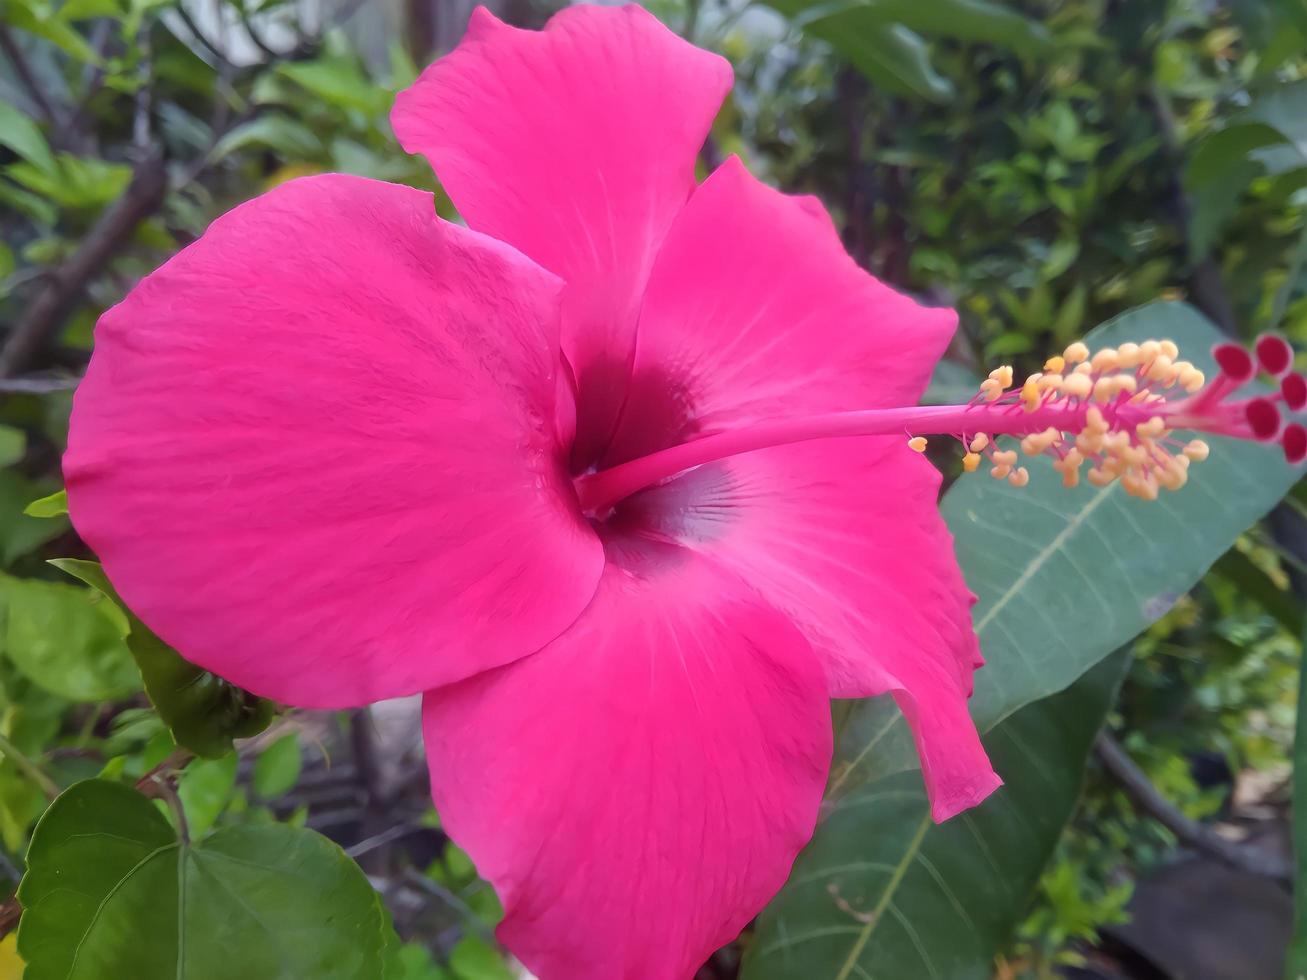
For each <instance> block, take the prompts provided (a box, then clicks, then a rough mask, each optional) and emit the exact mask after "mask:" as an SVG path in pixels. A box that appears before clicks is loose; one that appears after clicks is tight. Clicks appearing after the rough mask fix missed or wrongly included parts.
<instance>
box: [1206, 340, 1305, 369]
mask: <svg viewBox="0 0 1307 980" xmlns="http://www.w3.org/2000/svg"><path fill="white" fill-rule="evenodd" d="M1253 349H1254V350H1255V351H1256V352H1257V362H1258V363H1259V364H1260V365H1261V367H1262V370H1263V371H1265V372H1266V373H1267V374H1269V375H1270V376H1271V377H1273V378H1278V377H1280V376H1281V375H1284V374H1286V373H1287V372H1288V371H1289V369H1290V368H1291V367H1293V348H1292V347H1290V346H1289V342H1288V341H1287V340H1285V339H1284V338H1283V337H1278V336H1276V335H1275V334H1273V333H1264V334H1262V335H1261V336H1260V337H1258V338H1257V343H1256V344H1255V345H1254V347H1253ZM1222 366H1223V367H1224V365H1222Z"/></svg>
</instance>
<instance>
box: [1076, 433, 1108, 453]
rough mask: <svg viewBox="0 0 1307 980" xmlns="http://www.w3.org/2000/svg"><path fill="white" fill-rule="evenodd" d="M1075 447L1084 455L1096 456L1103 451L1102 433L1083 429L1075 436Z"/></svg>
mask: <svg viewBox="0 0 1307 980" xmlns="http://www.w3.org/2000/svg"><path fill="white" fill-rule="evenodd" d="M1076 448H1077V449H1079V450H1080V451H1081V452H1082V453H1084V454H1085V455H1086V456H1096V455H1097V454H1098V453H1100V452H1102V451H1103V433H1101V432H1089V431H1085V432H1082V433H1080V435H1078V436H1076Z"/></svg>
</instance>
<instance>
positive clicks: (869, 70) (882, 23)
mask: <svg viewBox="0 0 1307 980" xmlns="http://www.w3.org/2000/svg"><path fill="white" fill-rule="evenodd" d="M767 2H768V3H769V5H770V6H772V7H775V8H776V9H777V10H779V11H780V12H781V13H783V14H786V15H788V16H790V17H793V18H794V21H795V25H796V26H798V27H801V28H802V30H803V31H804V32H805V33H807V34H810V35H812V36H813V37H819V38H821V39H822V40H824V41H826V42H828V43H829V44H830V45H831V46H832V47H834V48H835V50H836V51H838V52H839V53H840V54H841V55H842V56H843V57H844V58H846V59H847V60H848V61H849V62H850V64H852V65H853V67H855V68H857V69H858V71H860V72H861V73H862V74H864V75H866V76H867V77H868V78H869V79H871V81H873V82H874V83H876V84H877V85H879V86H881V87H883V88H886V89H889V90H891V91H894V92H898V93H900V94H902V95H913V96H916V97H918V98H922V99H926V100H929V101H933V102H944V101H946V100H948V99H949V98H951V97H952V96H953V84H952V83H951V82H950V81H949V80H948V79H946V78H944V77H943V76H941V75H940V74H939V73H938V72H936V71H935V69H934V67H933V66H932V65H931V63H930V56H929V52H928V51H927V48H926V44H925V42H924V41H923V40H922V39H921V37H920V36H919V35H920V34H931V35H938V36H943V37H952V38H958V39H960V40H967V41H984V42H989V43H993V44H999V45H1003V46H1006V47H1009V48H1011V49H1012V50H1014V51H1016V52H1018V53H1021V54H1034V53H1036V52H1039V51H1041V50H1043V49H1044V48H1046V47H1047V46H1048V45H1049V42H1050V38H1049V34H1048V32H1047V31H1046V30H1045V29H1044V28H1043V27H1042V26H1040V25H1039V24H1037V23H1036V22H1034V21H1032V20H1030V19H1029V18H1027V17H1023V16H1021V15H1020V14H1018V13H1015V12H1014V11H1011V10H1007V9H1005V8H1004V7H1002V6H1001V5H999V4H995V3H989V2H986V0H825V2H822V0H767Z"/></svg>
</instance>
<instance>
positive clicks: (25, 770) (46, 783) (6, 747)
mask: <svg viewBox="0 0 1307 980" xmlns="http://www.w3.org/2000/svg"><path fill="white" fill-rule="evenodd" d="M0 754H3V755H5V756H6V757H7V758H10V759H12V760H13V761H14V765H16V766H17V767H18V769H19V771H20V772H21V773H22V774H23V775H25V776H26V777H27V778H28V779H30V780H31V781H32V782H34V783H36V785H37V786H39V787H41V792H43V793H44V794H45V795H46V796H47V797H48V798H49V799H51V800H53V799H54V798H55V797H56V796H58V795H59V787H58V786H56V785H55V782H54V780H53V779H51V778H50V777H49V776H47V775H46V774H45V773H44V772H43V771H42V770H41V767H40V766H38V765H37V764H36V763H35V762H33V761H32V760H31V759H29V758H28V757H27V756H25V755H23V753H22V752H20V751H18V747H17V746H16V745H14V743H13V742H11V741H9V739H8V738H6V737H5V736H4V735H0Z"/></svg>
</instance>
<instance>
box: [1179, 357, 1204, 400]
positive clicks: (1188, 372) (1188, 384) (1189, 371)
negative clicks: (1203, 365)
mask: <svg viewBox="0 0 1307 980" xmlns="http://www.w3.org/2000/svg"><path fill="white" fill-rule="evenodd" d="M1179 381H1180V387H1181V388H1183V389H1184V390H1185V391H1187V392H1189V394H1191V395H1192V394H1193V393H1194V392H1196V391H1201V390H1202V387H1203V385H1205V384H1206V383H1207V376H1206V375H1204V374H1203V372H1202V371H1200V370H1198V368H1196V367H1194V366H1193V365H1192V364H1190V365H1189V366H1188V367H1186V368H1184V369H1183V370H1181V372H1180V378H1179Z"/></svg>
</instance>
